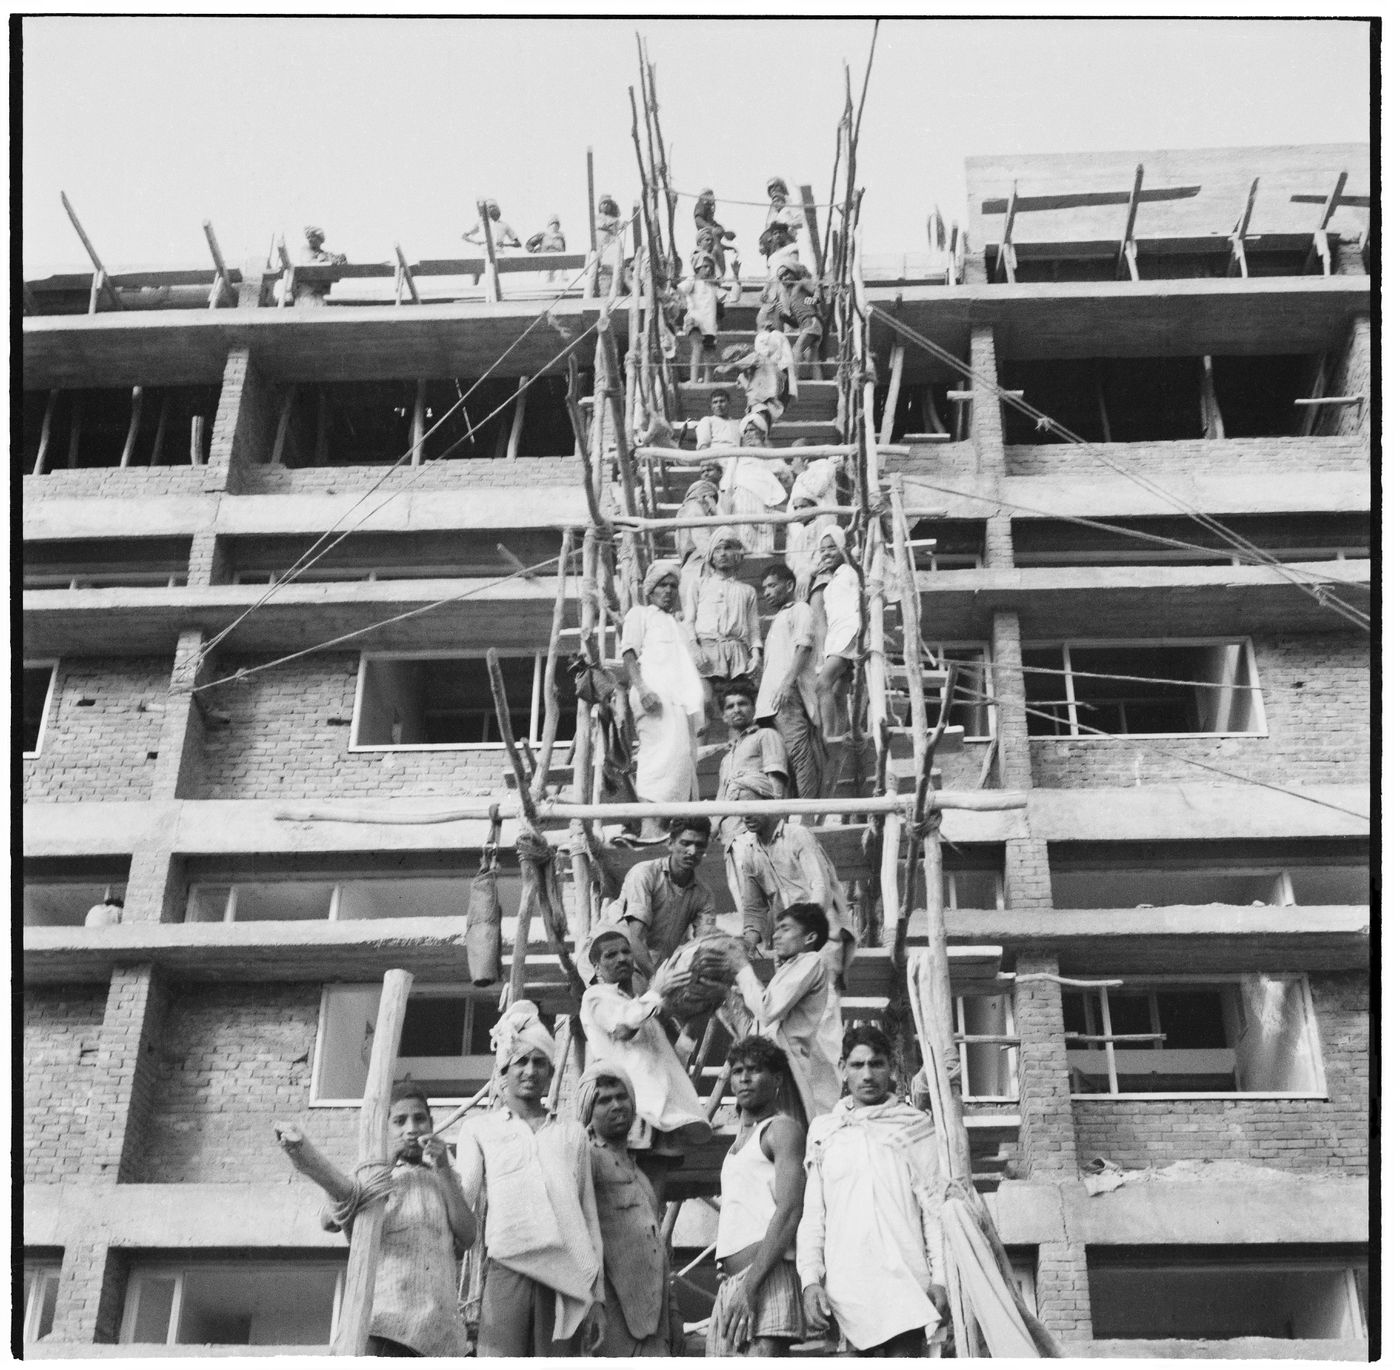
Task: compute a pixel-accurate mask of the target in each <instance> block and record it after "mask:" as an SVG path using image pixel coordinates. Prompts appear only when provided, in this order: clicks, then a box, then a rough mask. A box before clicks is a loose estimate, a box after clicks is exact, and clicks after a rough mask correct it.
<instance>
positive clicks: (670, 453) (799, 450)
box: [632, 442, 913, 465]
mask: <svg viewBox="0 0 1400 1370" xmlns="http://www.w3.org/2000/svg"><path fill="white" fill-rule="evenodd" d="M855 450H856V448H855V444H854V443H849V442H814V443H811V444H807V445H804V446H802V447H720V446H718V445H716V446H714V447H695V448H685V447H634V448H633V449H632V455H633V456H634V457H660V458H662V460H664V461H674V462H687V463H690V464H692V465H693V464H695V463H703V462H707V461H719V460H721V459H722V458H726V457H754V458H756V459H757V460H758V461H786V460H787V459H788V458H789V457H806V458H808V459H809V460H810V459H811V458H812V457H849V456H850V455H851V453H852V452H854V451H855ZM912 450H913V449H912V448H910V447H909V446H907V445H900V444H898V443H896V444H894V445H891V446H884V445H882V446H881V447H880V455H881V456H885V457H907V456H908V455H909V454H910V452H911V451H912Z"/></svg>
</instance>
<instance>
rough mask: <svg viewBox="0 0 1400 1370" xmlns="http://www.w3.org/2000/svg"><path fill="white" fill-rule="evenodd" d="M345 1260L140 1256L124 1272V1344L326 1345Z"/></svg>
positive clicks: (340, 1292)
mask: <svg viewBox="0 0 1400 1370" xmlns="http://www.w3.org/2000/svg"><path fill="white" fill-rule="evenodd" d="M344 1279H345V1261H344V1258H343V1257H342V1258H340V1259H336V1258H331V1259H326V1258H323V1257H322V1258H317V1259H308V1260H237V1261H216V1260H209V1261H194V1262H189V1263H187V1264H182V1265H165V1264H155V1263H152V1264H137V1265H136V1267H135V1268H134V1269H133V1270H132V1272H131V1274H130V1276H129V1278H128V1280H127V1291H126V1308H125V1311H124V1315H123V1318H122V1329H121V1337H120V1340H121V1342H122V1343H123V1344H126V1345H132V1344H141V1343H144V1344H155V1345H166V1346H201V1345H205V1346H329V1345H330V1343H331V1340H332V1338H333V1337H334V1334H335V1320H336V1316H337V1314H338V1312H339V1307H340V1300H341V1297H342V1295H343V1292H344Z"/></svg>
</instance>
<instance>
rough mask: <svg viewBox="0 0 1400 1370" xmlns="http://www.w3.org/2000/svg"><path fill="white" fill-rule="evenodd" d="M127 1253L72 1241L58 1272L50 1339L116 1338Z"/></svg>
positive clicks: (108, 1247) (123, 1298) (68, 1340)
mask: <svg viewBox="0 0 1400 1370" xmlns="http://www.w3.org/2000/svg"><path fill="white" fill-rule="evenodd" d="M126 1270H127V1263H126V1258H125V1256H124V1255H123V1254H122V1253H121V1252H120V1251H118V1250H116V1249H115V1248H113V1247H110V1246H107V1245H106V1244H105V1243H98V1242H79V1243H70V1244H69V1245H68V1246H67V1247H66V1248H65V1249H64V1252H63V1266H62V1268H61V1269H60V1271H59V1275H58V1300H57V1302H56V1303H55V1305H54V1316H53V1331H52V1332H51V1333H50V1334H49V1336H48V1337H47V1338H45V1344H47V1343H48V1342H70V1343H84V1344H90V1343H92V1342H104V1343H111V1342H115V1341H116V1340H117V1336H118V1334H119V1333H120V1331H121V1325H122V1305H123V1302H124V1300H125V1297H126Z"/></svg>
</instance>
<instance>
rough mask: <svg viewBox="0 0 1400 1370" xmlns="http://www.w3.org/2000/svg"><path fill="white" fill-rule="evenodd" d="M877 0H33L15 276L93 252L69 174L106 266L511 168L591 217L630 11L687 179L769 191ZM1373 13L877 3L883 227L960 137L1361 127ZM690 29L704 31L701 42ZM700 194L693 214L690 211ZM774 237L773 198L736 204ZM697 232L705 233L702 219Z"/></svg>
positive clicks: (416, 203)
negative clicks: (696, 3)
mask: <svg viewBox="0 0 1400 1370" xmlns="http://www.w3.org/2000/svg"><path fill="white" fill-rule="evenodd" d="M871 27H872V24H871V21H870V20H868V19H859V20H844V19H843V20H819V19H808V20H803V21H784V20H767V21H762V20H751V19H745V18H738V17H729V16H722V17H717V18H714V19H709V20H704V21H700V20H657V19H645V20H638V19H623V20H599V19H539V20H525V19H498V20H482V19H452V18H442V19H422V20H399V19H374V18H349V19H344V18H342V19H319V18H300V19H297V18H275V17H272V18H264V17H247V18H228V19H202V18H177V17H157V18H144V19H143V18H121V17H85V16H75V17H68V18H34V19H27V20H25V21H24V25H23V39H22V41H23V54H22V56H23V78H24V85H23V106H22V109H23V118H24V123H23V130H22V132H23V177H24V179H23V189H22V200H21V213H22V229H23V235H24V237H23V259H24V269H25V274H26V275H28V276H30V277H34V276H39V275H45V274H48V272H49V271H51V270H55V269H65V268H79V269H84V268H86V266H87V262H86V258H85V257H84V256H83V254H82V249H81V246H80V245H79V243H78V240H77V237H76V235H75V234H74V232H73V230H72V228H71V227H70V225H69V223H68V221H67V218H66V216H65V215H64V213H63V210H62V207H61V206H60V204H59V199H58V194H59V190H60V189H63V190H66V191H67V192H68V195H69V197H70V199H71V200H72V201H73V204H74V207H75V208H76V210H77V212H78V214H79V215H80V216H81V218H82V221H83V224H84V226H85V227H86V229H87V231H88V234H89V236H90V237H91V238H92V239H93V242H94V244H95V246H96V247H97V250H98V252H99V253H100V254H101V256H102V257H103V260H104V262H105V264H106V265H107V267H108V269H109V270H120V269H122V268H130V267H133V266H136V265H138V264H140V265H161V266H179V265H203V264H204V263H205V262H207V260H208V257H207V251H206V248H205V246H204V238H203V234H202V231H201V228H200V224H201V221H202V220H203V219H206V218H207V219H211V220H212V221H213V224H214V228H215V231H216V233H217V234H218V237H219V241H220V243H221V246H222V247H223V250H224V255H225V257H226V258H227V260H228V261H229V262H230V264H231V265H238V264H240V263H242V262H243V261H244V260H246V259H247V258H248V257H250V256H254V255H257V256H261V255H262V254H264V253H265V252H266V250H267V247H268V244H269V242H270V240H271V237H272V235H273V233H274V232H276V231H282V232H285V233H286V235H287V238H288V242H289V244H292V245H295V244H296V243H298V242H299V241H300V236H301V228H302V226H303V225H304V224H306V223H311V222H315V223H319V224H321V225H323V226H324V228H325V229H326V234H327V243H328V246H330V247H331V248H333V249H335V250H337V251H342V252H346V253H348V254H349V256H350V257H351V258H352V260H370V261H372V260H387V259H388V258H389V257H390V256H391V254H392V244H393V242H394V241H395V240H398V241H399V242H401V243H402V244H403V247H404V250H405V252H406V253H407V255H408V256H409V258H410V260H412V259H414V258H424V257H438V256H459V255H465V254H466V252H467V251H468V249H466V247H465V246H464V245H463V244H462V243H461V242H460V240H459V237H458V235H459V234H460V233H461V232H462V230H463V229H465V228H467V227H468V226H469V225H470V224H471V223H472V222H473V221H474V218H475V208H474V206H475V201H476V199H477V198H478V197H484V196H487V195H491V196H494V197H495V198H496V199H498V200H499V201H500V202H501V206H502V209H503V213H504V217H505V218H506V220H507V221H508V222H510V223H511V224H512V225H513V226H514V228H515V229H516V231H517V233H519V234H520V236H521V237H522V238H525V237H527V236H528V235H529V234H530V233H532V232H535V231H537V230H538V229H540V228H542V227H543V226H544V221H545V219H546V217H547V216H548V215H549V214H550V213H551V212H557V213H558V214H559V215H560V216H561V217H562V219H563V228H564V232H565V234H566V236H567V237H568V240H569V246H570V248H571V249H574V250H579V249H582V247H584V246H585V245H586V238H587V205H586V179H585V151H586V149H587V148H588V147H589V146H590V145H591V146H592V147H593V149H594V156H595V166H596V172H595V176H596V182H595V183H596V187H597V189H598V190H599V191H612V192H613V193H614V194H615V195H616V196H617V198H618V200H619V201H620V202H621V203H622V205H623V208H624V210H625V209H626V208H627V207H628V206H629V205H630V204H631V202H632V201H633V200H634V199H635V198H636V196H637V193H638V186H639V178H638V175H637V169H636V163H635V160H634V156H633V151H632V144H631V136H630V126H631V116H630V111H629V107H628V102H627V87H628V85H629V83H630V84H632V85H636V82H637V67H636V53H635V45H634V42H633V37H632V35H633V33H634V32H636V31H640V32H641V33H642V34H643V36H644V37H645V39H646V40H647V43H648V45H649V48H650V55H651V58H652V61H653V62H654V63H655V64H656V67H657V84H658V93H659V96H660V100H661V121H662V127H663V130H664V131H665V134H666V137H667V140H668V142H669V143H670V144H671V162H672V178H673V183H674V184H675V185H676V187H677V188H678V189H681V190H683V191H695V190H698V189H700V188H701V187H702V186H704V185H707V184H708V185H713V186H714V188H715V190H716V192H717V193H718V195H719V196H720V199H721V200H722V201H723V200H724V199H725V198H727V197H730V198H735V199H747V200H761V199H762V198H763V186H764V182H765V181H766V180H767V178H768V177H769V176H770V175H772V174H774V173H778V174H783V175H785V176H786V177H787V179H788V183H789V185H791V186H792V187H793V190H794V193H795V191H796V183H797V182H799V181H808V182H810V183H811V184H812V185H813V186H814V188H815V190H816V194H817V199H818V200H819V201H821V200H825V199H826V196H827V190H828V188H829V185H830V178H831V167H832V158H833V153H834V147H835V128H836V123H837V120H838V118H839V117H840V112H841V106H842V98H843V85H842V62H843V60H844V61H847V62H849V63H850V65H851V68H852V82H853V85H854V87H855V91H856V96H857V98H859V87H860V80H861V76H862V73H863V71H864V66H865V60H866V55H867V52H868V49H869V43H870V34H871ZM1368 41H1369V33H1368V30H1367V28H1366V26H1365V24H1364V23H1360V22H1349V21H1345V20H1332V19H1327V20H1309V21H1284V20H1225V21H1204V20H1108V19H1090V20H1065V19H1051V20H1032V19H1027V18H1019V19H970V20H920V19H893V20H891V19H887V20H884V21H883V22H882V23H881V25H880V29H879V39H878V42H877V44H876V51H875V66H874V74H873V77H872V80H871V89H870V96H869V100H868V103H867V106H866V111H865V123H864V127H863V130H862V138H861V151H860V174H859V182H860V184H862V185H864V186H866V187H867V188H868V189H867V194H866V199H865V208H864V210H863V213H862V220H863V223H864V225H865V229H864V232H865V249H866V250H867V251H870V252H895V251H918V250H922V249H923V247H924V245H925V236H924V235H925V220H926V218H927V216H928V214H929V213H930V212H931V211H932V209H933V207H934V205H935V204H938V205H940V206H941V207H942V210H943V214H944V217H945V218H946V219H948V220H950V221H951V220H953V219H958V220H964V219H965V217H966V213H965V208H964V201H965V191H964V187H963V175H962V164H963V159H964V158H966V157H968V156H976V155H982V154H993V153H1005V152H1074V151H1094V150H1116V149H1133V150H1136V149H1141V150H1149V149H1153V148H1189V147H1211V146H1232V145H1234V146H1240V145H1249V144H1280V143H1330V142H1352V141H1365V140H1367V139H1368V138H1369V136H1370V104H1369V100H1370V87H1369V67H1368V60H1369V59H1368ZM698 54H703V57H699V58H698V59H697V55H698ZM689 208H690V205H689V202H688V201H685V200H683V201H682V202H681V209H680V218H681V219H684V220H687V221H688V218H689ZM720 218H721V220H722V221H723V222H725V223H726V224H728V225H729V226H730V227H733V228H736V229H738V231H739V243H740V247H741V249H742V250H743V251H744V252H745V253H746V254H747V255H750V256H753V255H756V250H755V247H754V240H755V239H756V237H757V231H758V227H759V226H760V223H761V211H760V210H758V209H756V208H753V209H750V208H728V209H726V207H724V206H723V205H721V213H720ZM687 241H688V239H687Z"/></svg>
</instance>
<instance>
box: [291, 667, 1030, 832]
mask: <svg viewBox="0 0 1400 1370" xmlns="http://www.w3.org/2000/svg"><path fill="white" fill-rule="evenodd" d="M493 650H494V649H493ZM522 770H523V766H522ZM522 799H523V796H522ZM1026 800H1027V796H1026V794H1025V792H1024V791H1017V790H940V791H939V792H938V793H937V794H930V795H929V808H930V809H940V810H944V811H947V810H954V809H955V810H958V811H965V812H968V813H1001V812H1005V811H1009V810H1012V809H1024V808H1025V807H1026ZM913 804H914V801H913V796H911V795H899V794H874V795H869V796H867V797H866V798H864V799H837V798H831V799H696V800H692V801H689V802H684V801H679V800H677V801H670V800H668V801H664V802H660V801H658V802H657V803H650V804H642V803H637V804H606V803H597V804H594V803H586V804H576V803H572V802H570V801H567V800H562V799H550V798H548V797H546V798H545V799H542V800H541V801H540V803H539V805H538V807H537V809H535V815H536V816H537V817H540V818H543V819H544V820H546V821H551V822H552V821H554V820H556V819H558V820H564V819H573V818H594V819H598V820H600V821H603V822H606V821H609V820H611V821H613V822H623V821H625V820H627V819H632V818H684V817H686V816H687V815H689V814H694V815H696V816H697V817H698V816H700V815H703V816H705V817H706V818H764V817H772V818H782V817H786V816H792V815H797V814H802V815H804V816H806V815H812V814H823V813H843V814H859V815H861V816H867V815H870V814H886V813H897V814H906V815H907V814H909V813H910V812H911V811H912V809H913ZM496 807H498V808H499V809H500V814H501V817H502V818H505V819H512V820H514V819H519V818H522V817H524V816H525V815H524V813H523V805H522V804H511V803H510V802H508V801H507V802H506V803H503V804H499V805H497V806H496ZM491 808H492V805H491V804H490V803H489V802H488V801H487V800H485V799H483V800H481V801H480V802H479V803H473V804H463V805H462V806H461V807H459V808H453V809H437V810H420V811H418V812H415V813H397V812H395V811H393V810H391V809H380V810H377V811H373V810H371V811H364V810H356V809H338V808H335V807H334V806H330V805H315V806H301V805H286V806H284V807H282V808H279V809H277V810H275V811H274V814H273V817H275V818H277V819H279V820H280V821H282V822H285V823H380V824H385V825H388V826H394V827H397V826H400V825H404V824H417V823H466V822H471V821H473V820H481V821H485V820H486V819H489V818H490V817H491ZM532 808H534V805H533V803H532Z"/></svg>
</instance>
